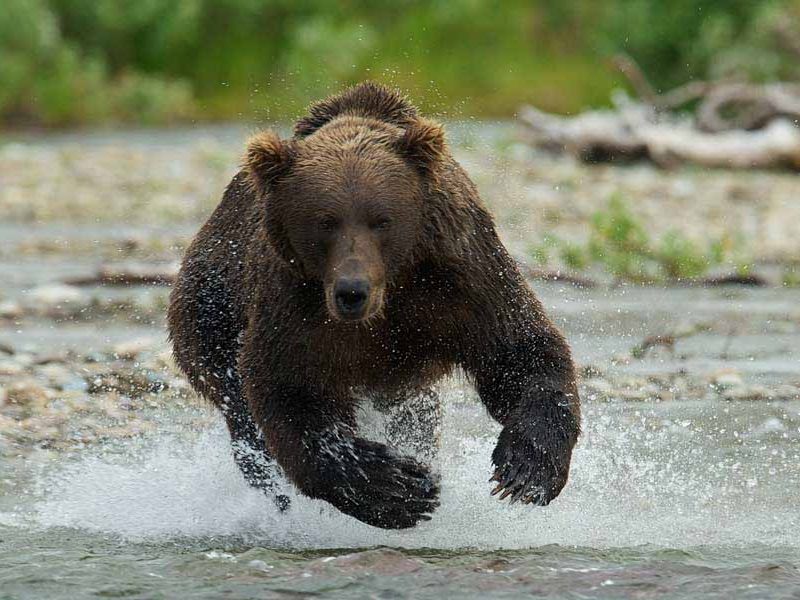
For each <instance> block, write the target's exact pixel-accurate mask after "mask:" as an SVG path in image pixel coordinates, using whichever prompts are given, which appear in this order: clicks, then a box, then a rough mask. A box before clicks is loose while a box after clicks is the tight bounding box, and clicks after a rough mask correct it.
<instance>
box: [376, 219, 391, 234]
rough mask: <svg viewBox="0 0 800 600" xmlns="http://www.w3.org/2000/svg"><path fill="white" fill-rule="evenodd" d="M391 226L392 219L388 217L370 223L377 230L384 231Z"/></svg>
mask: <svg viewBox="0 0 800 600" xmlns="http://www.w3.org/2000/svg"><path fill="white" fill-rule="evenodd" d="M391 226H392V220H391V219H390V218H389V217H385V218H383V219H378V220H377V221H375V222H374V223H373V224H372V228H373V229H376V230H378V231H386V230H387V229H389V227H391Z"/></svg>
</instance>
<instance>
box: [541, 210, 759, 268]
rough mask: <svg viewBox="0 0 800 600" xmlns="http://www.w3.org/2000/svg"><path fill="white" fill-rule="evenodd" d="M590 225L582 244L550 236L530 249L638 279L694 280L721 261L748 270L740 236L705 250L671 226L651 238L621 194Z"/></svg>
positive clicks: (543, 263) (543, 260) (545, 259)
mask: <svg viewBox="0 0 800 600" xmlns="http://www.w3.org/2000/svg"><path fill="white" fill-rule="evenodd" d="M590 227H591V231H590V235H589V240H588V242H587V243H586V245H585V246H581V245H579V244H574V243H571V242H565V241H563V240H560V239H558V238H556V237H554V236H552V235H550V236H546V237H545V238H544V240H543V242H542V243H541V244H539V245H534V246H532V247H531V248H530V249H529V252H528V253H529V255H530V257H531V259H532V260H533V261H534V262H536V263H537V264H539V265H541V266H546V265H547V264H549V263H550V261H551V258H552V257H553V256H554V255H557V256H558V259H559V261H560V264H563V265H564V266H565V267H567V268H569V269H572V270H574V271H584V270H586V269H587V268H589V267H591V266H596V267H599V268H602V269H603V270H604V271H605V272H607V273H609V274H610V275H612V276H613V277H614V278H615V279H619V280H622V281H634V282H639V283H654V282H675V281H680V280H684V279H693V278H697V277H700V276H702V275H705V274H706V273H707V272H708V271H709V269H711V268H712V267H716V266H721V265H725V264H730V265H732V266H733V267H734V268H735V270H736V271H737V272H738V273H739V274H743V275H744V274H746V273H747V272H748V270H749V264H750V263H749V261H748V260H747V259H746V257H745V256H744V252H743V251H742V243H741V240H740V239H737V238H736V237H734V236H730V235H725V236H723V237H722V238H720V239H717V240H713V241H712V242H710V243H709V244H708V246H707V247H705V248H703V247H701V246H700V245H699V244H697V243H696V242H694V241H692V240H690V239H689V238H687V237H686V236H684V235H683V234H682V233H680V232H678V231H674V230H673V231H669V232H667V234H666V235H664V236H663V237H662V238H661V240H659V241H658V242H655V241H653V240H652V239H651V238H650V236H649V235H648V233H647V229H646V227H645V225H644V224H643V223H642V222H641V221H640V220H639V219H637V218H636V216H635V215H634V214H633V213H631V211H630V209H629V208H628V206H627V205H626V204H625V202H624V201H623V200H622V198H620V197H619V196H614V197H612V198H611V200H610V201H609V203H608V206H607V207H606V209H605V210H602V211H598V212H597V213H595V214H594V215H593V217H592V220H591V225H590Z"/></svg>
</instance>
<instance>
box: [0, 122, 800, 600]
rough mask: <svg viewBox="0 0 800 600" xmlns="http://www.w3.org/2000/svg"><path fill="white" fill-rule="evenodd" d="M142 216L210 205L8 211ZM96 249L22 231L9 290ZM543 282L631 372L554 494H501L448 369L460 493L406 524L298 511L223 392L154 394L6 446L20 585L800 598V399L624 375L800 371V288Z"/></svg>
mask: <svg viewBox="0 0 800 600" xmlns="http://www.w3.org/2000/svg"><path fill="white" fill-rule="evenodd" d="M237 135H239V134H238V133H237ZM234 137H235V136H234ZM133 140H134V142H136V143H139V140H138V138H136V137H135V136H134V138H133ZM90 141H91V140H90ZM189 142H191V138H190V139H189ZM189 142H187V143H189ZM93 143H98V144H101V143H102V138H99V139H98V140H96V141H95V142H93ZM142 143H145V142H142ZM136 227H142V228H144V230H146V231H145V234H146V235H150V236H159V235H162V234H163V235H166V232H167V231H168V232H169V234H170V235H172V234H174V233H175V232H176V231H177V232H178V233H182V232H185V233H186V234H188V233H189V232H191V231H193V230H194V228H195V227H196V223H180V224H173V225H169V226H165V227H164V228H163V230H162V229H159V228H158V227H153V226H150V225H141V226H138V225H137V226H131V228H125V227H116V228H108V227H105V226H104V225H103V224H100V225H96V226H95V225H91V224H85V223H84V224H81V225H80V226H77V225H72V224H70V223H41V224H31V225H26V226H25V227H24V228H20V227H18V226H17V225H15V224H13V223H7V224H2V225H0V229H1V230H2V231H0V233H2V235H3V239H5V240H7V241H9V243H10V244H11V243H13V244H17V243H22V241H23V240H24V241H25V243H30V240H31V239H35V238H37V236H38V238H41V239H49V240H54V239H61V238H64V239H66V240H68V241H70V240H71V241H72V242H75V241H76V240H81V239H89V240H92V241H98V243H99V244H100V245H102V244H101V242H102V241H103V238H104V237H106V238H114V237H118V238H121V237H128V236H130V235H132V234H136V235H139V234H140V233H142V232H141V231H140V230H139V229H136ZM8 248H11V245H9V246H6V247H5V248H4V250H6V249H8ZM97 263H98V260H96V259H95V258H93V257H92V256H91V255H87V256H85V257H83V258H81V257H80V256H77V255H70V256H60V255H59V254H58V253H50V254H47V255H44V254H42V255H33V256H31V255H19V256H14V255H13V253H12V252H4V253H3V255H2V257H1V258H0V277H1V278H2V280H3V281H4V284H5V288H4V290H3V298H4V299H5V300H11V301H14V300H16V299H23V300H24V298H25V297H26V294H28V292H29V290H30V289H32V288H33V287H35V286H37V285H40V284H42V283H48V282H52V281H58V280H61V279H63V278H66V277H74V276H81V275H85V274H89V273H91V272H93V270H94V268H95V267H96V265H97ZM536 287H537V291H538V293H539V295H540V297H541V298H542V300H543V302H544V304H545V305H546V306H547V307H548V309H549V311H550V312H551V314H552V315H553V316H554V318H555V319H556V320H557V321H558V323H559V324H560V325H561V326H562V327H563V328H564V330H565V332H566V334H567V336H568V338H569V340H570V342H571V343H572V344H573V347H574V351H575V356H576V359H577V361H578V363H579V364H580V365H583V366H587V365H592V366H593V367H596V368H597V369H599V370H600V371H603V372H605V373H607V374H609V377H610V379H609V380H610V381H613V383H612V384H608V385H607V386H606V387H607V388H609V386H610V388H609V389H606V391H605V393H604V394H602V397H601V395H600V394H595V393H593V392H591V389H593V388H591V387H588V388H584V389H583V391H584V406H585V409H584V417H583V422H584V434H583V436H582V437H581V439H580V442H579V445H578V447H577V450H576V452H575V455H574V459H573V469H572V475H571V479H570V482H569V484H568V485H567V487H566V488H565V490H564V492H563V493H562V494H561V496H560V497H559V498H558V499H557V500H556V501H554V502H553V503H552V504H551V505H550V506H548V507H545V508H531V507H528V506H508V505H507V504H506V503H501V502H498V501H497V500H496V498H492V497H490V496H489V491H490V489H491V487H492V486H491V484H490V483H489V482H488V479H489V476H490V474H491V469H490V461H489V457H490V454H491V450H492V447H493V444H494V441H495V439H496V436H497V433H498V429H497V426H496V425H495V424H493V423H492V422H491V421H490V419H489V418H488V417H487V416H486V415H485V412H484V411H483V409H482V408H481V407H480V405H479V404H478V403H477V402H476V398H475V395H474V392H473V391H472V390H471V389H470V388H469V386H468V385H466V384H465V383H464V381H462V380H460V379H458V378H456V379H453V380H452V381H448V382H446V384H445V385H444V387H443V397H444V400H445V413H444V417H445V419H444V426H443V435H442V443H441V450H440V453H439V457H438V459H437V464H436V469H437V470H438V471H439V472H440V473H441V476H442V504H441V507H440V508H439V509H438V510H437V512H436V513H435V514H434V516H433V519H432V520H431V521H430V522H427V523H423V524H421V525H420V526H418V527H416V528H414V529H411V530H406V531H401V532H387V531H382V530H378V529H374V528H371V527H368V526H366V525H363V524H361V523H359V522H357V521H355V520H353V519H350V518H348V517H346V516H344V515H342V514H339V513H337V512H336V511H334V510H332V509H331V508H329V507H328V506H327V505H325V504H324V503H321V502H317V501H311V500H308V499H305V498H302V497H294V498H293V504H292V507H291V509H290V510H289V511H288V512H287V513H285V514H278V513H277V512H276V509H275V508H274V507H273V505H272V503H271V502H268V501H267V500H266V499H265V498H263V497H262V496H261V494H259V493H258V492H256V491H253V490H251V489H249V488H248V487H247V486H246V484H245V483H244V481H243V480H242V478H241V476H240V475H239V473H238V471H237V470H236V468H235V466H234V464H233V461H232V459H231V456H230V451H229V440H228V438H227V433H226V432H225V429H224V427H223V425H222V423H221V422H220V421H219V419H218V418H217V417H216V416H215V414H214V413H213V412H212V411H210V410H208V409H205V408H202V407H197V406H194V407H191V408H185V407H184V408H182V407H177V406H176V407H167V408H164V407H157V408H153V409H152V410H153V414H154V415H155V416H154V418H155V419H156V421H157V423H158V424H159V427H158V429H157V431H154V432H150V433H148V434H145V435H141V436H136V437H133V438H129V439H119V440H108V441H106V442H103V443H100V444H97V443H93V444H87V445H86V446H85V447H81V445H80V444H76V445H75V446H74V447H72V448H71V450H70V451H60V450H54V449H53V448H48V447H40V448H33V449H31V448H21V447H20V448H19V451H18V452H17V451H13V446H12V451H8V449H6V451H5V452H2V453H0V599H6V598H8V599H11V598H14V599H38V598H54V599H55V598H59V599H60V598H63V599H78V598H117V597H119V598H122V597H124V598H142V599H145V598H147V599H149V598H181V599H192V598H231V599H233V598H297V597H300V598H303V597H328V598H387V599H390V598H448V597H461V598H517V597H564V598H656V597H657V598H687V599H689V598H699V597H707V598H724V599H726V600H729V599H730V598H795V599H796V598H800V399H798V398H797V396H792V394H791V393H789V396H788V399H787V395H786V394H783V396H782V399H781V400H780V401H778V400H771V399H770V397H771V396H769V394H767V395H766V397H765V398H761V399H749V400H740V399H735V398H734V399H731V398H729V399H724V398H723V397H722V396H720V395H719V394H716V393H711V392H709V393H708V394H706V393H705V392H703V391H701V392H698V391H697V389H695V391H694V392H691V393H689V392H684V391H681V390H684V389H685V388H682V387H680V386H678V387H677V388H676V389H677V390H678V392H677V393H676V394H674V398H672V399H671V400H669V401H653V400H649V401H648V400H644V401H642V400H635V401H631V397H630V390H627V391H626V392H625V393H623V392H622V391H620V390H618V389H617V386H618V382H619V381H620V378H622V379H624V378H625V377H631V378H633V380H635V381H646V380H647V378H652V377H663V376H665V375H669V376H675V377H684V376H686V377H690V376H696V377H699V378H701V379H702V377H707V378H708V380H709V381H715V379H714V378H715V377H717V378H719V377H718V374H719V373H727V372H731V373H735V376H736V377H737V378H741V379H742V380H743V381H745V382H746V383H747V384H748V385H755V386H762V387H763V388H764V389H777V388H776V386H783V388H782V389H786V388H787V387H788V388H789V389H790V390H791V389H792V388H791V386H797V385H798V382H800V308H799V307H800V302H798V300H799V299H800V292H798V291H797V290H796V289H794V290H792V289H781V288H769V289H744V288H728V289H712V290H708V289H693V288H680V289H663V288H641V287H635V286H629V287H625V286H623V287H619V288H596V289H585V290H580V289H575V288H573V287H570V286H564V285H560V284H552V283H550V284H545V283H539V284H536ZM89 293H92V294H98V295H102V294H106V295H113V294H118V293H121V292H119V291H117V290H102V289H95V290H90V292H89ZM136 293H138V294H141V295H153V294H155V295H159V294H160V295H161V296H163V295H164V294H166V290H164V289H156V290H153V289H149V288H148V289H144V288H142V289H141V290H139V291H137V292H136ZM5 323H6V324H5V325H2V326H1V327H0V343H3V344H10V345H13V346H14V347H16V348H22V349H25V351H27V352H42V351H45V350H53V351H60V350H62V349H69V350H72V351H75V352H79V353H80V352H83V353H87V352H91V351H93V350H94V349H96V348H102V347H106V346H108V345H110V344H114V343H116V342H118V341H123V340H126V339H130V338H136V337H141V336H155V337H156V338H159V339H161V340H163V339H164V331H163V325H162V323H161V321H160V320H156V321H155V322H151V321H148V322H146V323H142V324H137V323H136V322H135V321H132V320H131V319H127V320H120V319H115V318H114V317H113V316H112V317H108V316H107V317H104V318H102V319H95V320H91V319H89V320H84V321H62V322H54V321H53V320H51V319H47V318H27V319H22V320H21V321H20V322H18V323H14V324H12V323H10V322H5ZM698 324H705V325H707V329H705V330H703V331H702V332H701V333H698V334H697V335H692V336H690V337H687V338H686V339H681V340H679V341H678V343H677V344H676V347H675V348H674V349H673V351H669V350H668V349H667V350H664V349H662V350H657V351H655V352H653V353H652V354H650V355H648V356H647V357H645V359H643V360H625V359H624V356H623V355H627V356H628V357H629V355H630V349H631V347H632V346H634V345H635V344H636V343H637V342H639V341H641V339H642V338H643V337H645V336H647V335H653V334H661V333H664V332H669V331H676V330H679V329H680V328H682V327H684V328H685V327H687V326H696V325H698ZM621 356H623V358H620V357H621ZM611 375H613V377H611ZM637 385H638V384H637ZM709 385H711V384H709ZM693 389H694V388H693ZM709 389H710V388H709ZM634 391H635V390H634ZM626 394H627V395H626ZM792 398H794V399H792ZM198 413H201V416H202V417H203V418H202V419H198V418H197V417H198ZM198 423H205V424H204V425H198ZM2 443H3V440H2V432H0V444H2ZM286 491H287V493H288V494H290V495H293V493H292V492H291V490H290V489H288V488H287V490H286Z"/></svg>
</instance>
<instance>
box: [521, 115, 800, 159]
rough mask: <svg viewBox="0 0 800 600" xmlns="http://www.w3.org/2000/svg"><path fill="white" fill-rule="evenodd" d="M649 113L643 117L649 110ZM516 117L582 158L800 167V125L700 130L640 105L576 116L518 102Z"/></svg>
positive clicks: (549, 144)
mask: <svg viewBox="0 0 800 600" xmlns="http://www.w3.org/2000/svg"><path fill="white" fill-rule="evenodd" d="M648 113H649V116H646V115H648ZM519 119H520V121H521V122H522V123H523V125H524V126H525V127H526V129H527V132H528V136H529V139H530V141H531V142H532V143H533V144H535V145H537V146H539V147H542V148H546V149H550V150H560V151H566V152H568V153H570V154H573V155H574V156H577V157H578V158H580V159H582V160H585V161H587V162H625V161H631V160H636V159H643V158H646V159H649V160H652V161H653V162H655V163H656V164H658V165H660V166H663V167H673V166H676V165H678V164H681V163H691V164H696V165H701V166H704V167H729V168H737V169H748V168H772V167H784V168H785V167H788V168H792V169H800V129H798V128H797V127H795V126H794V124H793V123H792V122H791V121H788V120H786V119H779V120H774V121H772V122H771V123H770V124H769V125H767V126H766V127H764V128H763V129H759V130H756V131H744V130H737V131H724V132H719V133H707V132H704V131H700V130H698V129H696V128H695V127H694V125H693V124H692V123H691V122H690V121H687V120H685V119H679V118H663V117H659V116H657V114H656V113H655V112H654V111H647V109H645V108H643V107H641V106H635V107H633V108H623V109H622V110H620V111H611V110H603V111H590V112H585V113H582V114H580V115H577V116H575V117H560V116H556V115H550V114H547V113H543V112H541V111H539V110H537V109H535V108H533V107H523V108H522V109H521V110H520V113H519Z"/></svg>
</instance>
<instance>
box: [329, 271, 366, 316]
mask: <svg viewBox="0 0 800 600" xmlns="http://www.w3.org/2000/svg"><path fill="white" fill-rule="evenodd" d="M369 293H370V285H369V281H367V280H366V279H350V278H340V279H338V280H337V281H336V283H335V284H334V286H333V298H334V304H335V306H336V312H337V313H338V314H339V317H341V318H342V319H345V320H357V319H362V318H363V317H364V314H365V312H366V308H367V305H368V303H369Z"/></svg>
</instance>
